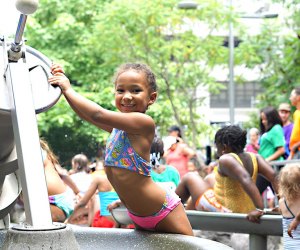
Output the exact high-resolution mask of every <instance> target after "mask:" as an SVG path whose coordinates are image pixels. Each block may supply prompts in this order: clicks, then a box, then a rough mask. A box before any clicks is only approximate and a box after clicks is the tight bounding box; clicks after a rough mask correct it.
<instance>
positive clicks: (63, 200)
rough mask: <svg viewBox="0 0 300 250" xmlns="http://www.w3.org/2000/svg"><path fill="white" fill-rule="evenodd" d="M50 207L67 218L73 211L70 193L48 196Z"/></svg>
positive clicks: (72, 200)
mask: <svg viewBox="0 0 300 250" xmlns="http://www.w3.org/2000/svg"><path fill="white" fill-rule="evenodd" d="M48 198H49V203H50V204H51V205H54V206H57V207H58V208H60V209H61V210H62V211H63V212H64V214H65V215H66V217H67V218H68V217H69V216H70V215H71V213H73V210H74V199H73V197H72V195H70V192H68V191H66V192H64V193H62V194H56V195H50V196H48Z"/></svg>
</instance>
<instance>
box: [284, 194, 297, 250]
mask: <svg viewBox="0 0 300 250" xmlns="http://www.w3.org/2000/svg"><path fill="white" fill-rule="evenodd" d="M284 205H285V206H286V208H287V210H288V211H289V212H290V214H291V215H292V216H291V217H284V216H282V228H283V247H284V249H289V250H298V249H299V246H300V228H299V226H298V227H297V228H296V229H295V230H294V231H293V232H292V235H293V238H291V237H290V236H289V235H288V233H287V231H288V228H289V225H290V224H291V222H292V221H293V219H294V218H295V215H294V213H293V212H292V211H291V209H290V208H289V206H288V204H287V202H286V200H285V199H284Z"/></svg>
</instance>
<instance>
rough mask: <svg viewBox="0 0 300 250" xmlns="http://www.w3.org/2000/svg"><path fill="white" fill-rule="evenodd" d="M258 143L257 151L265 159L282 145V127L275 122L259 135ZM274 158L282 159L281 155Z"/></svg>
mask: <svg viewBox="0 0 300 250" xmlns="http://www.w3.org/2000/svg"><path fill="white" fill-rule="evenodd" d="M259 144H260V148H259V150H258V153H259V154H260V155H261V156H262V157H263V158H265V159H266V158H268V157H269V156H270V155H272V154H274V153H275V152H276V150H277V148H278V147H284V144H285V140H284V134H283V129H282V127H281V126H280V125H279V124H276V125H275V126H274V127H273V128H271V129H270V130H269V131H268V132H266V133H264V134H263V135H262V136H261V138H260V143H259ZM276 160H283V157H282V156H280V157H279V158H278V159H276Z"/></svg>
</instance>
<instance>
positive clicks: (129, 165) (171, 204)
mask: <svg viewBox="0 0 300 250" xmlns="http://www.w3.org/2000/svg"><path fill="white" fill-rule="evenodd" d="M104 163H105V166H106V167H117V168H124V169H127V170H130V171H133V172H137V173H139V174H141V175H144V176H148V177H150V172H151V165H150V163H149V162H148V161H146V160H145V159H143V158H142V157H140V156H139V155H138V154H137V153H136V152H135V150H134V149H133V147H132V146H131V144H130V141H129V139H128V136H127V133H126V132H125V131H123V130H119V129H116V128H114V129H113V131H112V133H111V135H110V137H109V139H108V141H107V144H106V155H105V162H104ZM179 204H180V198H179V197H178V196H177V195H176V194H175V193H174V191H170V190H167V191H166V199H165V202H164V204H163V205H162V208H161V209H160V211H158V212H157V213H155V214H153V215H150V216H139V215H136V214H134V213H132V212H131V211H128V215H129V217H130V218H131V219H132V220H133V222H134V223H135V224H137V225H138V226H140V227H142V228H144V229H148V230H154V229H155V227H156V225H157V224H158V223H159V222H160V221H161V220H163V219H164V218H165V217H166V216H167V215H168V214H169V213H170V212H171V211H172V210H174V209H175V208H176V207H177V206H178V205H179Z"/></svg>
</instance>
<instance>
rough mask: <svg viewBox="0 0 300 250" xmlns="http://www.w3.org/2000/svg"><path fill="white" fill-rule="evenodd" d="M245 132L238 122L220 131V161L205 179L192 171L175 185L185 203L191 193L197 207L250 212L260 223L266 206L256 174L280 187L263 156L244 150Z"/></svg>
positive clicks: (250, 215)
mask: <svg viewBox="0 0 300 250" xmlns="http://www.w3.org/2000/svg"><path fill="white" fill-rule="evenodd" d="M246 134H247V132H246V131H244V130H242V129H241V128H240V127H239V126H235V125H232V126H226V127H224V128H221V129H220V130H218V131H217V133H216V135H215V144H216V147H217V155H218V156H219V157H220V158H219V163H218V165H217V166H216V167H215V168H214V171H213V173H211V174H210V175H208V176H207V177H206V178H205V179H202V178H201V177H200V176H199V175H195V174H193V173H188V174H186V175H185V176H184V177H183V179H182V181H181V182H180V183H179V185H178V187H177V188H176V193H177V195H178V196H179V197H180V198H181V200H182V202H185V201H186V200H187V199H188V198H189V197H190V196H191V198H192V199H191V200H192V203H193V204H192V205H193V206H192V207H193V208H194V209H195V210H202V211H209V212H234V213H247V214H248V215H247V219H248V220H249V221H252V222H259V219H260V217H261V216H262V215H263V214H264V210H263V209H264V205H263V200H262V197H261V195H260V193H259V190H258V188H257V186H256V185H255V182H256V177H257V174H258V173H260V174H262V175H264V176H265V177H266V178H267V179H268V180H269V181H270V182H271V183H272V185H273V187H274V189H275V190H277V182H276V174H275V171H274V170H273V169H272V167H271V166H270V165H269V164H268V163H267V162H266V161H265V160H264V159H263V158H262V157H261V156H259V155H256V154H253V153H248V152H244V147H245V144H246ZM212 180H213V181H212ZM189 207H191V206H190V204H189Z"/></svg>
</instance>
